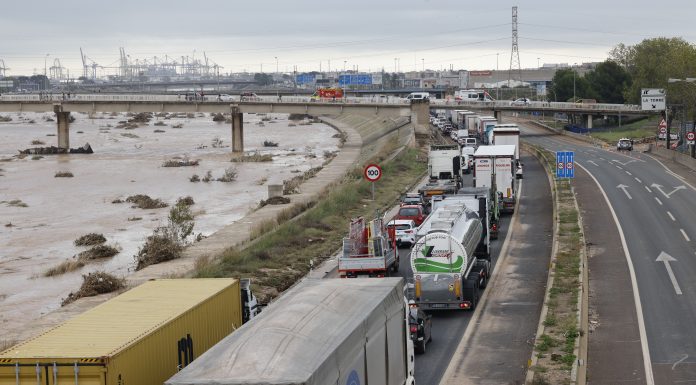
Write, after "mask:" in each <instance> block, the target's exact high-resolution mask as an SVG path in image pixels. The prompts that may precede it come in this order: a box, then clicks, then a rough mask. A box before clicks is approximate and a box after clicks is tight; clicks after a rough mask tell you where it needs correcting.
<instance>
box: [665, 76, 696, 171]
mask: <svg viewBox="0 0 696 385" xmlns="http://www.w3.org/2000/svg"><path fill="white" fill-rule="evenodd" d="M695 82H696V78H686V79H673V78H669V79H667V83H687V84H692V85H693V84H694V83H695ZM681 98H682V100H684V102H683V105H684V109H685V111H684V115H683V116H684V118H686V108H688V107H687V105H688V104H687V103H688V98H686V99H685V98H684V95H683V94H682V96H681ZM666 102H667V101H666V100H665V120H666V119H667V108H666ZM684 120H685V119H684ZM682 127H684V122H682ZM669 128H670V127H669V124H668V125H667V135H666V143H669V135H670V132H669ZM691 132H696V111H694V126H693V128H692V129H691ZM682 135H683V133H682ZM667 148H668V149H669V146H667ZM691 157H692V158H696V145H693V144H692V145H691Z"/></svg>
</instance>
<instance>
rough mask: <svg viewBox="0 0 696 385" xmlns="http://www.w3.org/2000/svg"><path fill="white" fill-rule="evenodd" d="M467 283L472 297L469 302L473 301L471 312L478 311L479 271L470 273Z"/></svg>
mask: <svg viewBox="0 0 696 385" xmlns="http://www.w3.org/2000/svg"><path fill="white" fill-rule="evenodd" d="M466 283H467V286H468V287H469V290H470V293H471V297H470V298H469V300H470V301H471V310H474V309H476V305H477V304H478V300H479V274H478V272H477V271H472V272H471V273H469V276H468V277H467V278H466Z"/></svg>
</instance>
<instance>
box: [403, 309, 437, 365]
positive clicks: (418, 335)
mask: <svg viewBox="0 0 696 385" xmlns="http://www.w3.org/2000/svg"><path fill="white" fill-rule="evenodd" d="M410 302H412V301H410ZM432 318H433V316H432V315H430V314H426V313H425V312H424V311H423V310H421V309H420V308H419V307H418V306H416V305H415V304H413V303H409V314H408V326H409V331H410V332H411V340H413V347H414V350H415V351H416V352H417V353H420V354H423V353H425V344H427V343H428V342H430V341H432V340H433V336H432V330H433V320H432Z"/></svg>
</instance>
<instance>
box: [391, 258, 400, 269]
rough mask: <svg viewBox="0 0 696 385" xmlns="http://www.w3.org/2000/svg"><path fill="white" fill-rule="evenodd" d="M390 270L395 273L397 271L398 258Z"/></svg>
mask: <svg viewBox="0 0 696 385" xmlns="http://www.w3.org/2000/svg"><path fill="white" fill-rule="evenodd" d="M392 271H393V272H395V273H398V272H399V258H398V257H397V258H396V262H394V264H393V265H392Z"/></svg>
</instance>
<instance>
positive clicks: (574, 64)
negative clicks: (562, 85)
mask: <svg viewBox="0 0 696 385" xmlns="http://www.w3.org/2000/svg"><path fill="white" fill-rule="evenodd" d="M577 65H578V63H573V103H575V66H577Z"/></svg>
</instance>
